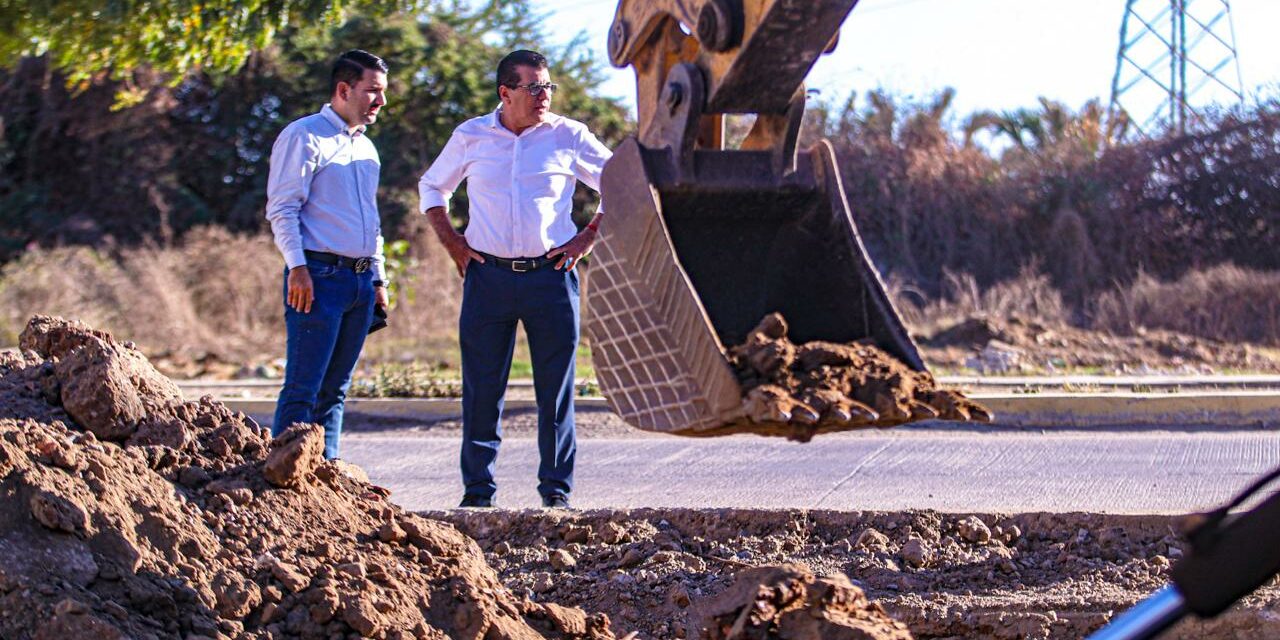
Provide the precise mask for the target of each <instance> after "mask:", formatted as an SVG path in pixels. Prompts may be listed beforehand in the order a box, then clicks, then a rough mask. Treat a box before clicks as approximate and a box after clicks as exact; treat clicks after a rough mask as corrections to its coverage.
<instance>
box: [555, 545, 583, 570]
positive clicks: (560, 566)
mask: <svg viewBox="0 0 1280 640" xmlns="http://www.w3.org/2000/svg"><path fill="white" fill-rule="evenodd" d="M549 560H550V561H551V566H552V567H554V568H555V569H556V571H567V570H570V569H573V568H574V567H576V566H578V561H577V560H576V559H575V558H574V557H573V555H572V554H570V553H569V552H568V551H565V550H564V549H556V550H554V551H552V552H551V554H550V558H549Z"/></svg>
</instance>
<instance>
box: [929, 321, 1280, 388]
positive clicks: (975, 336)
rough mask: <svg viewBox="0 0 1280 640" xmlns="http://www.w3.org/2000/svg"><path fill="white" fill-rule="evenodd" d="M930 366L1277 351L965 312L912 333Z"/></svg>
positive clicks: (1117, 365) (1069, 364) (1189, 367)
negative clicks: (918, 334) (961, 316)
mask: <svg viewBox="0 0 1280 640" xmlns="http://www.w3.org/2000/svg"><path fill="white" fill-rule="evenodd" d="M918 342H919V345H920V349H921V355H922V356H924V359H925V360H926V361H928V362H929V364H930V366H932V367H941V368H943V369H946V370H950V371H956V370H962V369H964V370H976V371H979V372H982V373H989V374H1001V373H1007V374H1019V373H1031V374H1038V373H1056V372H1062V371H1066V372H1070V371H1079V370H1090V371H1098V372H1099V373H1104V374H1108V373H1175V374H1184V373H1190V374H1196V373H1214V372H1229V371H1251V372H1267V373H1274V372H1280V352H1278V351H1277V350H1275V349H1267V348H1263V347H1258V346H1255V345H1248V344H1235V343H1228V342H1219V341H1216V340H1208V339H1205V338H1198V337H1195V336H1188V335H1185V334H1181V333H1176V332H1172V331H1161V330H1144V331H1140V332H1139V333H1138V335H1133V336H1119V335H1113V334H1111V333H1106V332H1101V331H1089V330H1085V329H1079V328H1076V327H1070V326H1066V325H1056V326H1050V325H1047V324H1044V323H1042V322H1038V321H1035V320H1028V319H1024V318H1019V317H1017V316H1011V317H1008V318H994V317H990V316H975V317H972V318H966V319H964V320H962V321H960V322H957V323H954V324H952V325H950V326H948V327H944V328H943V329H941V330H939V331H936V332H934V333H933V334H932V335H930V336H927V337H924V338H919V339H918Z"/></svg>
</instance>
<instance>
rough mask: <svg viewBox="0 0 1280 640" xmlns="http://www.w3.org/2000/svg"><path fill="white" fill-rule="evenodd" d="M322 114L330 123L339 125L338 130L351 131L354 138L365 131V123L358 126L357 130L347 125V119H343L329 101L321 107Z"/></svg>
mask: <svg viewBox="0 0 1280 640" xmlns="http://www.w3.org/2000/svg"><path fill="white" fill-rule="evenodd" d="M320 115H322V116H324V119H325V120H328V121H329V124H331V125H333V126H335V127H337V128H338V131H341V132H342V133H348V132H350V135H351V137H353V138H354V137H356V136H358V135H361V134H363V133H364V130H365V126H364V125H360V126H358V127H356V130H355V131H351V130H350V129H351V128H350V127H348V126H347V121H346V120H343V119H342V116H340V115H338V112H337V111H334V110H333V106H332V105H330V104H329V103H328V102H326V103H324V106H323V107H320Z"/></svg>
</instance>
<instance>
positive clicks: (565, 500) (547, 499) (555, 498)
mask: <svg viewBox="0 0 1280 640" xmlns="http://www.w3.org/2000/svg"><path fill="white" fill-rule="evenodd" d="M542 508H544V509H568V508H569V496H564V495H560V494H558V493H557V494H554V495H549V496H542Z"/></svg>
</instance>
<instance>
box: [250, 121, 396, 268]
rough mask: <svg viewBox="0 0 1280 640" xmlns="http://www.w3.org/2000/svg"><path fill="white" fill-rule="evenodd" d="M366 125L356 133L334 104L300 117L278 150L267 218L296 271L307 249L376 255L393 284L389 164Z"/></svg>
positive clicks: (273, 161)
mask: <svg viewBox="0 0 1280 640" xmlns="http://www.w3.org/2000/svg"><path fill="white" fill-rule="evenodd" d="M364 130H365V128H364V127H363V126H361V127H359V128H357V129H356V130H355V131H354V132H351V131H349V130H348V128H347V123H346V122H345V121H344V120H343V119H342V116H339V115H338V114H337V112H335V111H334V110H333V108H332V107H330V106H329V105H327V104H326V105H324V107H322V108H321V109H320V112H319V113H314V114H312V115H309V116H306V117H305V118H299V119H298V120H294V121H293V122H291V123H289V126H287V127H285V128H284V131H281V132H280V136H279V137H277V138H276V142H275V145H274V146H272V147H271V173H270V174H269V176H268V178H267V220H268V221H270V222H271V233H272V234H273V235H274V236H275V240H276V246H277V247H279V249H280V253H281V254H283V255H284V262H285V265H286V266H288V267H289V268H290V269H292V268H294V267H297V266H299V265H303V264H306V263H307V259H306V256H305V255H304V254H303V250H304V249H310V250H311V251H325V252H328V253H336V254H338V255H341V256H347V257H351V258H367V257H372V258H373V277H374V279H375V280H382V281H383V282H386V279H387V274H386V270H385V268H384V267H383V263H384V260H383V254H382V222H381V220H380V219H379V217H378V197H377V196H378V175H379V173H380V172H381V169H382V163H381V161H380V160H379V159H378V150H377V149H375V148H374V146H373V142H372V141H370V140H369V138H368V136H365V135H364Z"/></svg>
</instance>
